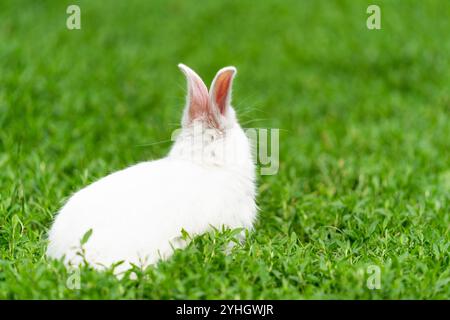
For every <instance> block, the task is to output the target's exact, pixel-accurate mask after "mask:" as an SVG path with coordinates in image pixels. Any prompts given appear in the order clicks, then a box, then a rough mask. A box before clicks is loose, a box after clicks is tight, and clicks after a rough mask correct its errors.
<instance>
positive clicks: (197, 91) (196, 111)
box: [178, 63, 210, 122]
mask: <svg viewBox="0 0 450 320" xmlns="http://www.w3.org/2000/svg"><path fill="white" fill-rule="evenodd" d="M178 67H179V68H180V69H181V71H182V72H183V73H184V74H185V75H186V78H187V81H188V101H187V113H186V115H187V116H188V117H187V119H185V120H187V122H191V121H192V120H194V119H197V118H199V117H201V116H203V115H204V114H205V113H207V112H208V109H209V104H210V102H209V94H208V88H207V87H206V85H205V84H204V83H203V81H202V79H201V78H200V77H199V76H198V75H197V74H196V73H195V71H194V70H192V69H191V68H189V67H188V66H186V65H184V64H182V63H180V64H179V65H178Z"/></svg>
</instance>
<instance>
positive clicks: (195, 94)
mask: <svg viewBox="0 0 450 320" xmlns="http://www.w3.org/2000/svg"><path fill="white" fill-rule="evenodd" d="M179 67H180V69H181V70H182V71H183V73H184V74H185V75H186V77H187V82H188V95H187V102H186V107H185V110H184V114H183V118H182V128H181V130H180V133H179V135H178V137H177V138H176V141H175V143H174V145H173V146H172V149H171V150H170V152H169V155H168V156H167V157H165V158H163V159H160V160H155V161H149V162H142V163H139V164H137V165H134V166H131V167H129V168H127V169H124V170H121V171H117V172H114V173H112V174H110V175H108V176H106V177H104V178H102V179H100V180H98V181H96V182H94V183H92V184H91V185H89V186H87V187H85V188H83V189H81V190H80V191H78V192H76V193H75V194H74V195H73V196H72V197H71V198H70V199H69V200H68V201H67V203H66V204H65V205H64V206H63V208H62V209H61V210H60V212H59V213H58V215H57V216H56V218H55V221H54V223H53V226H52V227H51V230H50V232H49V245H48V249H47V255H48V256H49V257H52V258H58V259H59V258H61V257H65V258H64V261H65V263H66V264H68V265H77V264H80V263H81V262H82V261H83V258H82V257H81V256H80V255H79V254H77V252H80V240H81V238H82V237H83V235H85V234H86V232H88V231H89V230H90V229H92V234H91V236H90V238H89V239H88V241H87V242H86V243H85V244H84V245H83V248H84V259H85V261H87V262H88V263H89V264H90V265H92V266H94V267H96V268H103V267H108V266H110V265H112V264H113V263H116V262H118V261H124V263H123V264H122V265H120V266H119V267H118V270H119V272H120V271H123V270H127V269H129V268H130V263H133V264H135V265H138V266H141V267H145V266H147V265H149V264H152V263H155V262H156V261H158V259H160V258H163V259H165V258H168V257H169V256H170V255H171V254H172V251H173V248H174V247H183V246H185V245H186V243H185V242H184V241H182V240H181V231H182V229H184V230H186V231H187V232H188V233H189V234H190V235H194V236H195V235H199V234H202V233H205V232H207V231H210V230H212V227H215V228H221V227H222V226H225V227H229V228H238V227H240V228H245V229H249V230H251V229H252V225H253V222H254V221H255V218H256V212H257V207H256V204H255V169H254V163H253V159H252V156H251V146H250V142H249V140H248V138H247V136H246V135H245V133H244V131H243V130H242V128H241V127H240V126H239V124H238V122H237V120H236V116H235V112H234V110H233V108H232V107H231V106H230V100H231V86H232V82H233V79H234V76H235V74H236V69H235V68H234V67H226V68H223V69H221V70H220V71H219V72H218V73H217V75H216V77H215V78H214V80H213V82H212V84H211V88H210V92H209V93H208V89H207V87H206V86H205V84H204V83H203V81H202V80H201V79H200V77H199V76H198V75H197V74H196V73H195V72H194V71H193V70H191V69H190V68H189V67H187V66H185V65H183V64H180V65H179Z"/></svg>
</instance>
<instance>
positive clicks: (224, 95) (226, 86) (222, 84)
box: [212, 70, 235, 114]
mask: <svg viewBox="0 0 450 320" xmlns="http://www.w3.org/2000/svg"><path fill="white" fill-rule="evenodd" d="M234 73H235V71H234V70H226V71H224V72H222V73H220V74H219V75H218V76H217V78H216V80H215V82H214V88H213V92H212V96H213V101H214V103H215V104H216V106H217V107H218V109H219V111H220V113H221V114H225V112H226V109H227V105H228V103H229V97H230V93H231V82H232V80H233V76H234Z"/></svg>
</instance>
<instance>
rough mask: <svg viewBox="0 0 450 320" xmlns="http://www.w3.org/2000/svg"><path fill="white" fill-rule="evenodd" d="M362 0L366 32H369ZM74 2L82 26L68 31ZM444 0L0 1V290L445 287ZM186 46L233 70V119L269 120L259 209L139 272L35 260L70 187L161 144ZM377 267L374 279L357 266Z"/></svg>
mask: <svg viewBox="0 0 450 320" xmlns="http://www.w3.org/2000/svg"><path fill="white" fill-rule="evenodd" d="M374 2H375V3H377V4H379V5H380V7H381V10H382V30H378V31H369V30H368V29H367V28H366V18H367V14H366V8H367V6H368V5H369V4H372V3H374ZM73 3H76V4H79V5H80V7H81V11H82V30H80V31H68V30H67V29H66V26H65V23H66V17H67V15H66V13H65V11H66V8H67V6H68V5H69V4H73ZM448 12H450V2H449V1H446V0H442V1H426V2H425V1H406V0H402V1H400V0H398V1H366V0H361V1H351V0H348V1H299V0H283V1H250V0H246V1H242V0H239V1H238V0H236V1H226V2H225V1H224V2H219V1H206V2H204V1H201V2H200V1H184V0H183V1H182V0H170V1H151V2H150V1H108V2H104V1H87V0H86V1H56V0H55V1H17V0H14V1H12V0H11V1H1V2H0V128H1V130H0V298H3V299H23V298H31V299H42V298H57V299H59V298H69V299H72V298H75V299H78V298H80V299H90V298H96V299H104V298H112V299H122V298H145V299H158V298H162V299H172V298H193V299H197V298H231V299H235V298H237V299H239V298H240V299H262V298H269V299H311V298H318V299H335V298H337V299H342V298H347V299H354V298H358V299H383V298H389V299H394V298H402V299H408V298H414V299H422V298H431V299H449V298H450V267H449V262H450V258H449V250H450V240H449V238H450V237H449V226H450V217H449V216H450V214H449V213H450V202H449V200H450V95H449V89H450V37H449V33H448V32H449V30H450V20H449V19H448ZM179 62H184V63H185V64H187V65H189V66H191V67H192V68H194V69H195V70H197V71H198V72H199V74H200V75H202V76H203V77H204V79H205V81H206V82H207V83H210V81H211V80H212V77H213V76H214V74H215V72H216V71H217V70H218V69H219V68H221V67H223V66H226V65H235V66H236V67H237V68H238V78H237V79H236V82H235V88H234V105H235V109H236V110H237V112H238V115H239V118H240V121H241V123H242V124H243V126H244V127H262V128H280V129H281V134H280V170H279V172H278V174H277V175H274V176H259V177H258V185H259V187H258V189H259V195H258V204H259V207H260V215H259V220H258V222H257V224H256V228H255V231H254V232H253V233H252V234H250V235H249V237H248V240H247V241H246V242H245V244H243V245H242V246H236V247H235V248H234V249H233V251H232V253H231V254H230V255H225V254H224V252H223V250H222V248H223V244H224V243H226V242H227V241H228V240H229V239H230V237H231V236H232V235H231V234H230V232H225V233H221V234H210V235H205V236H202V237H200V238H198V239H195V241H194V242H193V243H191V245H190V246H189V247H188V248H187V249H186V250H183V251H177V252H176V254H175V255H174V256H173V258H172V259H170V260H169V261H166V262H162V263H160V264H158V265H157V266H155V267H151V268H148V269H147V270H146V271H145V272H142V273H139V275H138V277H139V281H131V280H127V279H125V278H124V279H122V280H118V279H116V277H114V276H113V275H112V273H111V272H105V273H97V272H95V271H93V270H90V269H89V268H83V269H82V271H81V273H80V275H81V283H80V284H81V288H80V290H71V289H69V288H68V287H67V286H66V281H67V279H68V277H69V276H70V274H69V273H68V272H67V271H66V270H65V268H64V267H63V266H62V264H61V263H60V262H57V261H47V259H46V258H45V256H44V252H45V248H46V242H45V239H46V232H47V231H48V228H49V226H50V224H51V221H52V217H53V216H54V214H55V212H56V211H57V210H58V208H59V207H60V206H61V205H62V203H63V202H64V200H65V199H67V197H68V196H70V194H71V193H73V192H74V191H76V190H78V189H80V188H81V187H83V186H85V185H86V184H87V183H89V182H91V181H94V180H95V179H97V178H99V177H102V176H104V175H106V174H107V173H109V172H112V171H114V170H117V169H120V168H124V167H126V166H128V165H130V164H133V163H136V162H139V161H145V160H148V159H155V158H159V157H162V156H164V155H165V154H166V152H167V151H168V149H169V147H170V143H167V142H166V143H164V142H162V143H156V144H153V143H154V142H160V141H165V140H168V139H170V134H171V132H172V131H173V130H174V129H175V128H177V127H178V123H179V120H180V116H181V110H182V107H183V104H184V94H185V80H184V78H183V76H182V74H181V73H180V72H179V70H178V68H177V67H176V64H177V63H179ZM145 145H147V146H145ZM371 265H375V266H379V268H380V269H381V288H380V289H379V290H370V289H368V287H367V286H366V281H367V279H368V277H369V276H370V275H369V274H368V273H367V268H368V267H369V266H371Z"/></svg>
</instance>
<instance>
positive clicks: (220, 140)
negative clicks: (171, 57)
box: [170, 64, 253, 170]
mask: <svg viewBox="0 0 450 320" xmlns="http://www.w3.org/2000/svg"><path fill="white" fill-rule="evenodd" d="M178 66H179V68H180V69H181V71H182V72H183V73H184V74H185V76H186V78H187V84H188V94H187V98H186V106H185V109H184V113H183V118H182V121H181V126H182V128H181V132H180V133H179V135H178V137H177V139H176V141H175V144H174V145H173V147H172V150H171V152H170V156H172V157H177V158H184V159H190V160H193V161H194V162H196V163H198V162H201V163H203V164H205V165H214V166H232V167H234V168H244V169H250V170H252V169H253V161H252V156H251V147H250V143H249V140H248V138H247V136H246V135H245V133H244V131H243V130H242V128H241V127H240V125H239V123H238V121H237V119H236V114H235V112H234V110H233V107H232V106H231V105H230V102H231V88H232V84H233V79H234V77H235V75H236V68H234V67H225V68H223V69H221V70H219V71H218V72H217V74H216V76H215V78H214V80H213V82H212V84H211V87H210V90H209V92H208V89H207V87H206V85H205V84H204V82H203V81H202V79H201V78H200V77H199V76H198V75H197V74H196V73H195V72H194V71H193V70H192V69H190V68H189V67H187V66H185V65H184V64H179V65H178Z"/></svg>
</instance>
